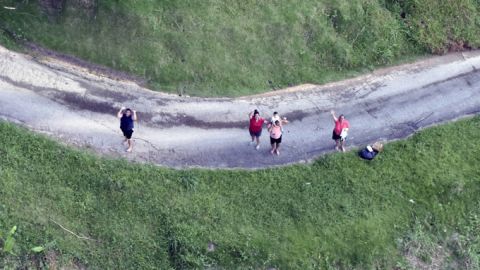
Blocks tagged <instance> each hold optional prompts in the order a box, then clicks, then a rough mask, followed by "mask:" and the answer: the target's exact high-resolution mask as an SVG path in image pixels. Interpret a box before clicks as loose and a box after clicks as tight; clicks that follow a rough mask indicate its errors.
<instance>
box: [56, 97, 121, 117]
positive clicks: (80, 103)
mask: <svg viewBox="0 0 480 270" xmlns="http://www.w3.org/2000/svg"><path fill="white" fill-rule="evenodd" d="M54 99H55V100H57V101H59V102H60V103H62V104H64V105H67V106H69V107H72V108H75V109H80V110H87V111H91V112H97V113H106V114H112V115H113V114H114V113H115V112H116V110H118V108H116V107H115V106H114V105H112V104H110V103H108V102H103V101H96V100H92V99H88V98H86V97H83V96H80V95H78V94H73V93H65V92H61V93H55V95H54Z"/></svg>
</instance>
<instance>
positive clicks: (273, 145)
mask: <svg viewBox="0 0 480 270" xmlns="http://www.w3.org/2000/svg"><path fill="white" fill-rule="evenodd" d="M276 149H277V144H276V143H272V150H270V154H272V155H273V153H275V150H276Z"/></svg>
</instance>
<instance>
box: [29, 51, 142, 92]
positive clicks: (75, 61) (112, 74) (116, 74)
mask: <svg viewBox="0 0 480 270" xmlns="http://www.w3.org/2000/svg"><path fill="white" fill-rule="evenodd" d="M24 46H25V47H26V48H27V49H28V50H30V53H32V54H33V55H34V56H44V57H50V58H54V59H57V60H60V61H62V62H66V63H68V64H70V65H73V66H77V67H80V68H84V69H87V70H88V72H89V73H93V74H97V75H101V76H105V77H108V78H111V79H114V80H121V81H132V82H135V83H136V84H138V85H140V86H146V85H147V82H146V80H145V79H143V78H141V77H138V76H134V75H131V74H128V73H126V72H122V71H118V70H114V69H111V68H109V67H106V66H102V65H98V64H92V63H91V62H88V61H85V60H82V59H80V58H78V57H75V56H72V55H69V54H64V53H59V52H56V51H52V50H49V49H46V48H44V47H42V46H40V45H38V44H35V43H33V42H25V44H24Z"/></svg>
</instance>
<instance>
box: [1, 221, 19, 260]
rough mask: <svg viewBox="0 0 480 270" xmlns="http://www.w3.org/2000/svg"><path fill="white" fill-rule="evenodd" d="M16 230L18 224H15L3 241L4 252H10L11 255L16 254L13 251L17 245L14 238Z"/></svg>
mask: <svg viewBox="0 0 480 270" xmlns="http://www.w3.org/2000/svg"><path fill="white" fill-rule="evenodd" d="M16 231H17V226H13V227H12V228H11V229H10V231H9V232H8V234H7V236H6V238H5V240H4V241H3V247H2V253H4V254H6V253H9V254H11V255H15V254H14V253H13V247H14V245H15V238H13V235H14V234H15V232H16ZM0 237H1V235H0Z"/></svg>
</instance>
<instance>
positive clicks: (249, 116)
mask: <svg viewBox="0 0 480 270" xmlns="http://www.w3.org/2000/svg"><path fill="white" fill-rule="evenodd" d="M252 117H253V112H250V113H249V114H248V120H250V119H252Z"/></svg>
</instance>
